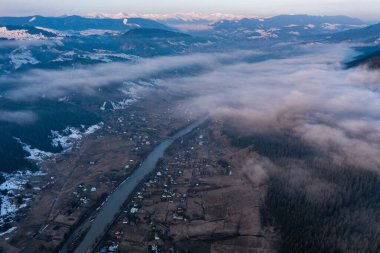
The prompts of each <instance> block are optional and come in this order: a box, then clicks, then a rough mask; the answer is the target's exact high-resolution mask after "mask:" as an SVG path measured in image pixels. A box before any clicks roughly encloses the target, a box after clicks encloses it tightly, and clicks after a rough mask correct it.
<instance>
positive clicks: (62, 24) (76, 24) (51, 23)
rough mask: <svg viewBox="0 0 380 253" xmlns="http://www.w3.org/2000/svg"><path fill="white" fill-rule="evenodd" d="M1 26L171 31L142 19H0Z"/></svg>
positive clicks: (63, 29) (166, 27)
mask: <svg viewBox="0 0 380 253" xmlns="http://www.w3.org/2000/svg"><path fill="white" fill-rule="evenodd" d="M1 25H16V26H28V27H30V26H32V27H43V28H48V29H53V30H57V31H69V30H72V31H84V30H91V29H95V30H115V31H121V32H126V31H128V30H131V29H134V28H155V29H165V30H173V29H172V28H170V27H168V26H166V25H164V24H161V23H159V22H157V21H154V20H150V19H144V18H128V19H126V18H124V19H110V18H102V19H100V18H84V17H80V16H63V17H42V16H29V17H0V26H1Z"/></svg>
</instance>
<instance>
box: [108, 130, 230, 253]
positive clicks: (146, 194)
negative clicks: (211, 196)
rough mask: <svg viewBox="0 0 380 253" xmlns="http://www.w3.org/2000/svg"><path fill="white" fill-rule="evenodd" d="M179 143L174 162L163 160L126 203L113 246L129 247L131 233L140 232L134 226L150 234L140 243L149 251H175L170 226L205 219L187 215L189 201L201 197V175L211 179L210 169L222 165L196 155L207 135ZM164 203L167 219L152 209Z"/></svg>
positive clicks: (114, 233) (113, 236)
mask: <svg viewBox="0 0 380 253" xmlns="http://www.w3.org/2000/svg"><path fill="white" fill-rule="evenodd" d="M179 142H180V144H179V143H177V145H180V146H181V148H180V149H179V150H176V149H175V147H173V149H174V154H172V158H171V159H170V161H167V160H165V159H162V160H161V161H160V162H159V163H158V165H157V167H156V170H155V171H154V172H152V173H151V174H150V175H149V176H148V177H147V179H146V180H145V182H144V183H142V184H141V185H140V187H138V190H137V191H136V192H135V193H134V195H133V197H132V198H131V199H130V201H129V202H128V204H126V206H125V207H124V211H123V214H122V216H121V217H120V219H119V222H118V224H117V225H116V226H115V229H116V230H113V231H112V232H111V234H110V240H109V241H108V242H107V243H108V244H109V245H111V244H116V243H120V244H121V245H124V247H126V245H127V244H126V243H124V244H123V241H124V242H125V241H128V239H129V238H128V237H131V236H132V235H131V234H130V233H131V232H130V231H136V230H133V229H131V227H135V228H139V229H138V230H140V231H146V236H143V237H141V238H140V240H141V242H142V243H144V245H146V247H147V248H148V251H149V252H161V251H165V252H166V250H168V249H172V250H173V249H175V243H174V242H173V240H172V238H171V236H170V225H172V224H184V223H187V222H191V220H192V219H202V217H203V215H202V213H199V214H198V213H197V214H194V213H188V212H187V209H188V208H187V200H188V198H192V197H195V196H197V194H198V193H197V189H199V188H200V187H202V181H201V180H199V176H202V175H203V176H204V175H206V176H211V175H212V172H210V171H211V170H210V167H211V166H214V165H215V166H217V165H218V163H217V161H211V160H209V159H207V157H203V158H202V157H198V155H197V154H196V146H197V145H199V146H203V147H202V148H206V147H204V145H205V143H207V141H206V140H205V137H204V136H203V135H198V136H197V137H196V138H195V139H194V140H193V141H191V142H188V143H186V141H181V140H179ZM223 165H224V164H223ZM219 167H220V166H219ZM160 203H161V205H160ZM163 203H166V206H167V210H166V212H167V213H168V215H166V218H165V219H164V220H163V219H162V217H157V214H156V213H155V212H154V211H152V207H157V206H158V205H160V206H165V205H162V204H163ZM153 209H154V208H153ZM142 227H144V228H142ZM128 231H129V232H128ZM133 236H135V235H133ZM133 240H136V239H135V238H134V239H133ZM127 250H128V249H127ZM171 252H177V251H171Z"/></svg>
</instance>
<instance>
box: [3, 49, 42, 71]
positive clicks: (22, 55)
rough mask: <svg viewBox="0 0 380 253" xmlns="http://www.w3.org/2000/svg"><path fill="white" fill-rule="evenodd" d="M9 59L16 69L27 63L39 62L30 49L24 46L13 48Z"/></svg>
mask: <svg viewBox="0 0 380 253" xmlns="http://www.w3.org/2000/svg"><path fill="white" fill-rule="evenodd" d="M9 59H10V60H11V63H12V65H13V67H14V68H15V69H18V68H20V67H21V66H22V65H25V64H37V63H39V61H38V60H37V59H36V58H34V57H33V56H32V53H31V52H30V50H26V49H24V48H19V49H15V50H13V51H12V52H11V53H10V55H9Z"/></svg>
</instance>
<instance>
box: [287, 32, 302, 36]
mask: <svg viewBox="0 0 380 253" xmlns="http://www.w3.org/2000/svg"><path fill="white" fill-rule="evenodd" d="M289 34H290V35H294V36H300V35H301V34H300V33H299V32H294V31H291V32H289Z"/></svg>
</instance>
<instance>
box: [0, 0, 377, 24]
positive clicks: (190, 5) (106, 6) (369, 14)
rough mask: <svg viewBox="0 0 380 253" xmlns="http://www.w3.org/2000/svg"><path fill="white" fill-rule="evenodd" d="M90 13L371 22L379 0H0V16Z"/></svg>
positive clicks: (375, 16)
mask: <svg viewBox="0 0 380 253" xmlns="http://www.w3.org/2000/svg"><path fill="white" fill-rule="evenodd" d="M93 12H97V13H117V12H124V13H139V14H145V13H176V12H202V13H215V12H222V13H232V14H243V15H249V16H272V15H277V14H313V15H349V16H353V17H359V18H361V19H364V20H373V21H375V20H380V0H60V1H57V0H0V16H25V15H37V14H39V15H45V16H59V15H64V14H79V15H84V14H88V13H93Z"/></svg>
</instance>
